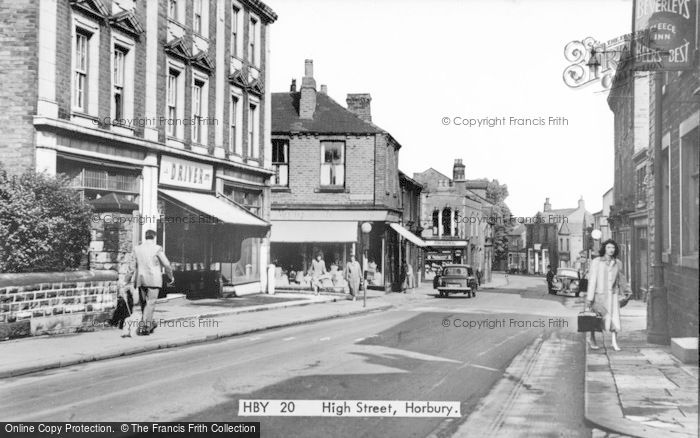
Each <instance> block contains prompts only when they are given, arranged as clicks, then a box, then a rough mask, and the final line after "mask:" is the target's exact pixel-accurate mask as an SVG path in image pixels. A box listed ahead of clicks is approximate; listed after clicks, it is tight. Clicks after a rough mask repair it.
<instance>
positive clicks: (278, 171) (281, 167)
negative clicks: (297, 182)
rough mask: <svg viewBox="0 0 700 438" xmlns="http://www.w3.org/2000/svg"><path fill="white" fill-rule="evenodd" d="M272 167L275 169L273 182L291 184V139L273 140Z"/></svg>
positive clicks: (284, 184)
mask: <svg viewBox="0 0 700 438" xmlns="http://www.w3.org/2000/svg"><path fill="white" fill-rule="evenodd" d="M272 168H273V170H274V171H275V175H274V176H273V177H272V184H273V185H277V186H285V187H287V186H289V140H286V139H273V140H272Z"/></svg>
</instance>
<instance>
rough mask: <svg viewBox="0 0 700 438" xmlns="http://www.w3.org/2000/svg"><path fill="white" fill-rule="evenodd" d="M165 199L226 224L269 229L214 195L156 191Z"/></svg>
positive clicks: (242, 210)
mask: <svg viewBox="0 0 700 438" xmlns="http://www.w3.org/2000/svg"><path fill="white" fill-rule="evenodd" d="M158 192H159V193H160V194H161V195H163V196H164V197H165V198H166V199H168V200H170V201H172V202H174V203H176V204H179V205H180V206H181V207H183V208H185V209H188V210H193V211H194V212H196V213H199V214H203V215H206V216H211V217H213V218H216V219H218V220H220V221H221V222H223V223H226V224H234V225H245V226H249V227H264V228H269V227H270V224H269V223H268V222H266V221H264V220H263V219H261V218H259V217H258V216H256V215H254V214H253V213H251V212H249V211H248V210H246V209H245V208H243V207H239V206H238V205H235V204H233V203H231V202H227V201H225V200H223V199H219V198H217V197H216V196H214V195H209V194H206V193H197V192H187V191H183V190H166V189H158Z"/></svg>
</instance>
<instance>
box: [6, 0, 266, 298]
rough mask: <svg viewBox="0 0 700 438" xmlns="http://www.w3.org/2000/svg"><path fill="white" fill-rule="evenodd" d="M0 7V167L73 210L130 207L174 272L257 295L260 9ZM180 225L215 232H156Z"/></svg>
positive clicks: (100, 0)
mask: <svg viewBox="0 0 700 438" xmlns="http://www.w3.org/2000/svg"><path fill="white" fill-rule="evenodd" d="M3 8H4V10H3V14H2V17H0V20H2V23H0V24H2V26H1V27H2V28H3V32H6V37H5V38H3V41H4V44H8V45H9V47H11V48H12V50H11V51H10V55H9V56H3V62H4V63H7V68H5V65H3V68H2V69H0V75H2V81H3V83H4V84H8V86H3V87H2V89H0V100H2V102H3V104H4V105H7V106H6V108H9V109H11V111H3V114H1V115H0V123H1V124H0V158H1V161H2V163H3V165H4V166H5V168H6V169H8V170H9V171H10V172H11V173H16V172H20V171H22V170H25V169H34V170H36V171H39V172H42V171H43V172H47V173H49V174H58V173H61V174H65V175H67V176H69V177H70V178H71V180H72V181H73V185H74V187H75V189H76V191H77V192H79V193H80V195H81V197H82V199H83V200H85V201H88V200H95V199H98V198H100V197H102V196H105V195H108V194H111V193H114V194H115V195H117V196H118V197H119V198H120V199H122V200H124V201H128V202H134V203H136V204H137V205H138V210H137V211H136V214H137V215H138V216H139V218H138V220H135V221H133V223H132V224H133V226H134V227H135V228H134V234H135V235H136V236H138V237H142V236H143V233H144V232H145V230H146V229H156V230H157V231H158V241H159V243H160V244H162V245H163V246H164V248H165V251H166V253H168V254H169V255H170V256H171V261H173V262H174V263H175V265H176V268H177V269H178V270H179V271H182V272H184V271H188V272H192V273H191V274H187V276H191V277H196V276H198V275H199V276H205V277H212V279H214V280H215V282H218V286H219V287H218V290H219V292H221V290H222V287H223V286H224V285H227V286H228V287H229V289H231V290H232V291H234V290H235V293H252V292H259V291H261V290H264V289H265V278H266V276H265V275H261V274H262V273H264V270H265V269H266V266H267V263H268V262H269V241H268V240H267V239H266V238H265V236H266V233H267V232H268V231H269V222H268V220H269V206H270V188H269V178H270V177H271V175H272V174H273V172H272V171H271V157H270V152H271V150H270V134H269V133H270V131H269V129H270V94H269V92H267V90H266V84H268V83H269V75H270V72H269V69H268V67H267V66H268V59H269V56H270V50H269V37H268V35H269V28H270V25H271V24H272V23H273V22H274V21H275V20H276V18H277V15H276V14H275V13H274V11H272V10H271V9H270V8H269V7H268V6H267V5H265V4H264V3H262V2H261V1H259V0H224V1H214V0H171V1H165V0H161V1H149V2H140V1H139V2H136V1H133V0H42V1H32V0H25V1H20V2H11V3H7V4H4V5H3ZM17 26H20V27H19V28H18V27H17ZM217 215H219V216H221V217H219V216H217ZM184 217H188V218H189V217H206V218H209V219H216V220H218V221H220V222H222V223H223V225H222V226H221V227H220V228H216V232H215V233H214V232H213V231H212V230H213V229H214V228H212V225H211V221H209V223H201V222H198V223H194V224H187V225H185V224H183V220H179V223H178V220H169V219H183V218H184ZM216 226H218V225H216ZM216 234H218V235H225V236H229V237H231V236H234V235H235V236H237V237H236V238H233V237H231V239H230V240H227V239H223V241H224V242H225V243H221V239H218V238H216V237H215V235H216ZM136 240H137V241H138V240H139V239H136ZM185 247H187V248H188V251H183V248H185ZM194 272H199V274H194ZM212 272H216V274H212ZM182 275H185V274H182ZM194 280H196V279H192V281H190V280H186V281H183V284H188V283H189V284H194V283H195V281H194Z"/></svg>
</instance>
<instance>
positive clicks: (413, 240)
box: [389, 223, 425, 247]
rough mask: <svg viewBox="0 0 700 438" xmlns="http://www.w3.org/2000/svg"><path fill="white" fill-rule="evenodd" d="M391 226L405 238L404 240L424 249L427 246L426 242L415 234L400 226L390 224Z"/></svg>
mask: <svg viewBox="0 0 700 438" xmlns="http://www.w3.org/2000/svg"><path fill="white" fill-rule="evenodd" d="M389 226H390V227H391V228H392V229H393V230H394V231H396V232H397V233H399V235H401V236H403V238H404V239H406V240H408V241H409V242H411V243H413V244H414V245H416V246H419V247H424V246H425V241H424V240H423V239H421V238H420V237H418V236H416V235H415V234H413V233H411V232H410V231H408V230H407V229H406V228H404V227H403V226H401V225H399V224H395V223H394V224H389Z"/></svg>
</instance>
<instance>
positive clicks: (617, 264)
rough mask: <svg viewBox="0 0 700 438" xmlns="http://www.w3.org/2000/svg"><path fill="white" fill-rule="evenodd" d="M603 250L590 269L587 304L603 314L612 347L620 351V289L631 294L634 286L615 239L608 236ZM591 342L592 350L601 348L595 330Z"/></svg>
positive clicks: (589, 343)
mask: <svg viewBox="0 0 700 438" xmlns="http://www.w3.org/2000/svg"><path fill="white" fill-rule="evenodd" d="M599 254H600V256H599V257H596V258H595V259H593V261H591V266H590V269H589V271H588V292H587V294H586V306H587V307H588V308H590V309H591V310H592V311H594V312H596V313H598V314H600V315H601V316H602V317H603V325H604V327H603V328H604V330H605V331H607V332H610V333H611V336H612V348H613V350H615V351H620V347H619V346H618V345H617V333H618V332H619V331H620V291H621V290H622V291H623V292H624V294H625V295H628V294H630V293H631V289H630V286H629V283H628V282H627V279H626V278H625V275H624V273H623V272H622V262H621V261H620V259H619V258H618V255H619V254H620V247H619V246H618V244H617V243H616V242H615V241H614V240H612V239H608V240H606V241H605V242H603V244H602V245H601V248H600V253H599ZM603 340H605V338H603ZM588 345H589V346H590V348H591V349H592V350H596V349H598V348H599V347H598V344H597V343H596V339H595V332H591V339H590V341H589V342H588Z"/></svg>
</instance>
